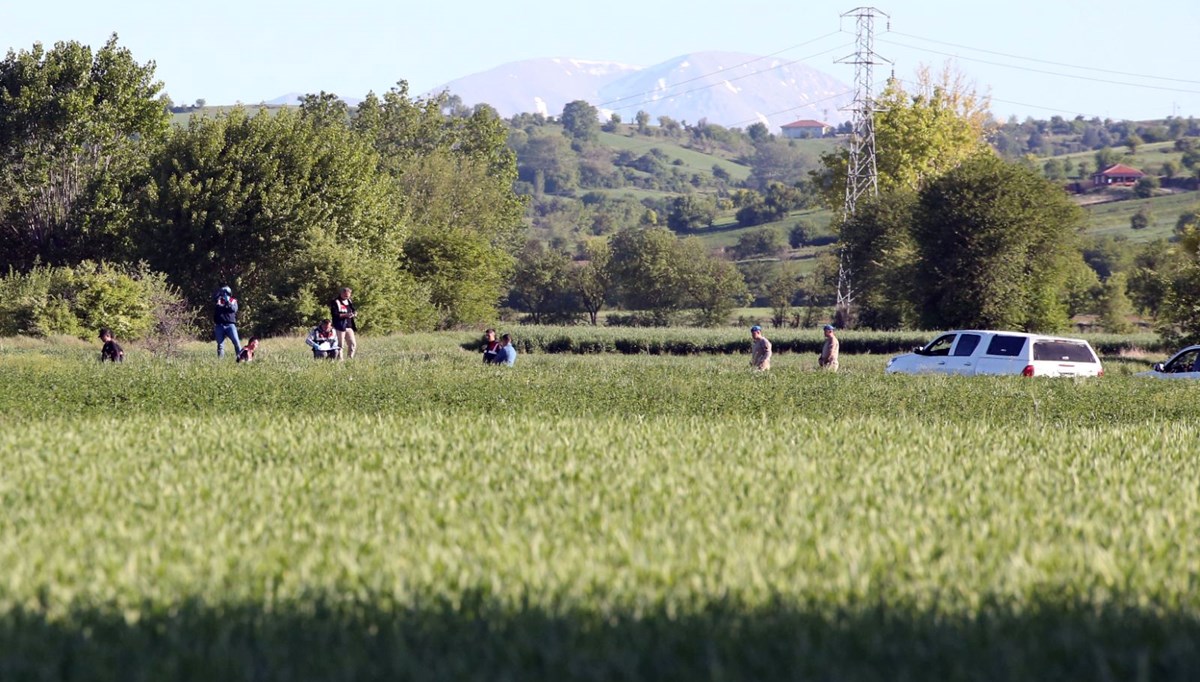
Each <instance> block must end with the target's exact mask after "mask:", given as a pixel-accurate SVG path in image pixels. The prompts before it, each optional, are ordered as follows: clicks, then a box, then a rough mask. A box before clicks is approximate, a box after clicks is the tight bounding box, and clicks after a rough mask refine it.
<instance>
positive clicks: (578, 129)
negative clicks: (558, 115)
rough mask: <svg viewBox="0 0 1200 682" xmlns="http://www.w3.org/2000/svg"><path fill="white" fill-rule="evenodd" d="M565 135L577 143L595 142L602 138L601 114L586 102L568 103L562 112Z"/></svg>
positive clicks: (578, 100)
mask: <svg viewBox="0 0 1200 682" xmlns="http://www.w3.org/2000/svg"><path fill="white" fill-rule="evenodd" d="M562 126H563V134H565V135H567V136H568V137H570V138H571V139H572V140H574V141H576V142H593V141H595V139H596V138H597V137H599V136H600V112H599V111H598V110H597V109H596V107H594V106H592V105H591V104H588V103H587V102H586V101H584V100H581V99H577V100H575V101H573V102H567V104H566V106H564V107H563V112H562Z"/></svg>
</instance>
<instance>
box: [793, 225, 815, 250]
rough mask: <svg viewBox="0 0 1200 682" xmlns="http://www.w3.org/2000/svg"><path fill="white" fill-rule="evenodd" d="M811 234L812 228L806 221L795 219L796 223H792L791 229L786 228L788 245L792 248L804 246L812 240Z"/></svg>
mask: <svg viewBox="0 0 1200 682" xmlns="http://www.w3.org/2000/svg"><path fill="white" fill-rule="evenodd" d="M812 235H813V230H812V227H811V226H810V225H809V224H808V223H806V222H804V221H803V220H801V221H797V223H796V224H795V225H792V227H791V229H789V230H788V246H790V247H792V248H793V249H798V248H800V247H801V246H805V245H807V244H808V243H809V242H810V241H811V240H812Z"/></svg>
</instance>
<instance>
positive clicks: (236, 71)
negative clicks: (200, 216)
mask: <svg viewBox="0 0 1200 682" xmlns="http://www.w3.org/2000/svg"><path fill="white" fill-rule="evenodd" d="M5 4H6V5H7V6H6V7H4V8H3V9H0V47H4V48H7V49H28V48H29V47H30V46H31V45H32V44H33V43H34V42H42V43H44V44H46V45H50V44H53V43H54V42H56V41H59V40H79V41H81V42H84V43H87V44H91V45H97V46H98V45H100V44H102V43H103V42H104V40H105V39H106V38H107V36H108V35H109V34H110V33H112V32H116V33H118V34H119V35H120V40H121V44H122V45H124V46H126V47H128V48H129V49H130V50H132V52H133V54H134V56H135V57H136V58H137V59H138V60H139V61H149V60H153V61H155V62H156V63H157V66H158V70H157V74H158V77H159V78H160V79H161V80H162V81H164V83H165V85H166V91H167V93H168V94H170V96H171V97H172V99H174V100H175V101H176V102H179V103H190V102H192V101H194V100H195V99H197V98H205V99H206V100H207V101H208V102H209V103H210V104H226V103H233V102H235V101H242V102H246V103H254V102H260V101H263V100H269V99H272V98H275V97H277V96H279V95H282V94H284V93H287V92H292V91H298V92H316V91H319V90H326V91H332V92H336V93H338V94H339V95H342V96H347V97H361V96H362V95H364V94H366V93H367V92H368V91H370V90H374V91H376V92H383V91H386V90H387V89H388V88H390V87H391V86H392V85H393V84H394V83H395V82H396V81H398V80H401V79H405V80H407V81H409V83H410V85H411V88H412V91H413V92H414V93H421V92H425V91H427V90H430V89H432V88H435V87H437V86H439V85H441V84H443V83H445V82H447V81H450V80H453V79H455V78H458V77H461V76H465V75H468V74H471V73H476V72H479V71H485V70H487V69H490V68H492V67H495V66H498V65H500V64H503V63H505V62H510V61H517V60H521V59H530V58H536V57H573V58H578V59H591V60H605V61H617V62H624V63H628V64H638V65H651V64H655V63H658V62H661V61H664V60H667V59H670V58H671V57H675V56H678V55H681V54H686V53H688V52H698V51H705V50H726V51H736V52H748V53H752V54H760V55H766V54H771V53H779V54H778V56H779V57H780V58H783V59H789V60H792V59H803V61H804V62H805V63H807V64H809V65H810V66H813V67H815V68H818V69H820V70H823V71H826V72H827V73H829V74H830V75H832V76H834V77H835V78H838V79H839V80H841V81H843V82H845V83H848V84H849V83H852V82H853V67H851V66H848V65H839V64H835V63H834V60H835V58H837V57H842V56H845V55H848V54H850V53H851V52H852V48H851V47H850V44H851V43H852V41H853V28H854V26H853V23H852V22H851V21H843V20H841V19H839V15H840V14H842V13H843V12H846V11H849V10H851V9H854V8H855V7H857V6H858V5H855V4H853V3H851V2H841V3H836V2H829V1H827V0H791V1H787V0H780V1H776V2H742V3H729V2H727V1H721V2H718V1H716V0H692V2H688V3H678V2H660V1H659V0H642V1H639V2H627V1H626V0H608V1H607V2H588V3H575V2H570V1H560V2H550V3H541V4H538V5H530V4H528V3H526V4H524V5H522V4H520V3H511V2H496V0H449V1H445V0H443V1H434V2H430V1H426V0H387V1H384V0H340V1H334V2H330V1H328V0H323V1H321V2H317V1H314V0H201V1H199V2H163V1H162V0H155V1H153V2H152V1H150V0H106V1H104V2H97V0H53V1H52V2H45V1H43V2H11V3H5ZM874 6H875V7H877V8H879V9H881V10H883V11H884V12H886V13H888V14H890V15H891V32H890V33H889V32H887V31H886V26H884V25H882V24H881V25H880V26H879V27H878V29H877V30H878V34H877V37H878V41H877V44H876V51H877V52H878V53H880V54H881V55H883V56H885V57H888V58H890V59H892V60H893V61H894V62H895V67H894V68H895V72H896V75H897V76H899V77H900V78H903V79H911V78H912V76H913V74H914V72H915V70H916V68H917V67H918V65H919V64H921V63H925V64H930V65H932V66H934V67H939V68H940V66H941V65H942V64H943V63H944V62H945V61H946V60H947V59H949V58H951V57H952V56H956V57H957V60H956V61H955V65H956V67H957V68H958V70H960V71H962V72H963V73H964V74H965V75H966V76H968V77H969V78H970V79H971V80H972V81H974V83H975V85H976V86H977V87H978V88H979V89H980V90H982V91H990V94H991V96H992V99H993V104H992V111H993V112H994V113H995V114H996V116H997V117H999V118H1007V117H1008V116H1010V115H1014V114H1015V115H1017V116H1019V117H1021V118H1024V117H1025V116H1033V117H1035V118H1049V117H1050V116H1053V115H1055V114H1058V115H1063V116H1066V117H1073V116H1074V115H1075V114H1083V115H1085V116H1087V117H1089V118H1090V117H1092V116H1100V117H1102V118H1114V119H1122V118H1131V119H1142V118H1160V117H1164V116H1168V115H1171V114H1177V115H1181V116H1188V115H1195V116H1200V70H1198V69H1196V68H1195V63H1196V62H1195V48H1194V45H1195V41H1196V36H1197V35H1198V34H1200V3H1198V2H1194V1H1192V0H1185V1H1183V2H1175V3H1168V4H1166V5H1163V4H1153V3H1134V2H1128V1H1119V0H1087V1H1085V0H1037V1H1034V0H1009V2H982V1H979V0H904V2H891V3H880V4H875V5H874ZM523 8H528V9H523ZM839 29H841V30H843V31H844V32H843V33H840V34H836V35H832V36H831V35H828V34H830V33H833V32H837V31H838V30H839ZM814 39H818V40H815V41H814ZM809 41H813V42H809ZM935 41H937V42H935ZM802 43H808V44H807V45H804V46H802V47H797V46H800V45H801V44H802ZM818 53H820V54H818ZM1034 60H1040V61H1034ZM1079 67H1089V68H1086V69H1085V68H1079ZM1089 69H1091V70H1089ZM887 72H888V69H886V68H879V69H877V71H876V75H877V76H880V77H882V76H886V74H887ZM1069 76H1074V77H1069ZM631 94H633V93H631Z"/></svg>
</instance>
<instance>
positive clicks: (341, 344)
mask: <svg viewBox="0 0 1200 682" xmlns="http://www.w3.org/2000/svg"><path fill="white" fill-rule="evenodd" d="M350 293H351V292H350V287H342V290H341V292H340V293H338V295H337V298H335V299H333V300H332V301H330V302H329V319H330V320H331V321H332V322H333V330H334V331H335V332H337V346H338V359H339V360H341V359H343V357H345V356H344V355H343V353H345V354H346V355H348V356H349V357H354V351H355V350H356V349H357V347H358V343H357V340H356V339H355V337H354V333H355V332H356V331H358V326H357V325H355V324H354V315H355V312H354V302H353V301H351V300H350Z"/></svg>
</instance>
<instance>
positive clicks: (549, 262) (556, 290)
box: [509, 241, 576, 324]
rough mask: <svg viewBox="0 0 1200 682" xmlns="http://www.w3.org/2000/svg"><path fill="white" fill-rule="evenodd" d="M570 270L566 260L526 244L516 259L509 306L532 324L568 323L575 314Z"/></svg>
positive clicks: (551, 252)
mask: <svg viewBox="0 0 1200 682" xmlns="http://www.w3.org/2000/svg"><path fill="white" fill-rule="evenodd" d="M572 270H573V267H572V264H571V258H570V256H568V255H567V254H565V253H563V252H561V251H557V250H555V249H549V248H546V247H545V246H542V244H541V243H540V242H536V241H535V242H530V243H529V244H528V245H526V247H525V249H524V250H522V251H521V253H520V254H518V256H517V266H516V271H515V272H514V273H513V282H512V290H511V293H510V294H509V302H510V304H511V305H512V306H513V307H515V308H517V309H518V310H521V311H523V312H527V313H529V318H530V321H531V322H533V323H534V324H543V323H547V322H556V321H563V322H565V321H569V320H570V319H571V318H572V317H574V314H575V312H574V311H575V310H576V301H575V300H574V294H575V288H574V286H573V283H572Z"/></svg>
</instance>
